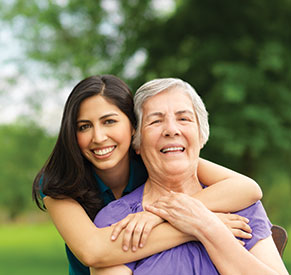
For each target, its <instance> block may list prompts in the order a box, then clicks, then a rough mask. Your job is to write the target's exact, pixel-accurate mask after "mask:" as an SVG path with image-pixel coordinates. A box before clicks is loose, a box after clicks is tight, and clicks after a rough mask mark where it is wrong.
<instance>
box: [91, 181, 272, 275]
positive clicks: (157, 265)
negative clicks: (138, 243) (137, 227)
mask: <svg viewBox="0 0 291 275" xmlns="http://www.w3.org/2000/svg"><path fill="white" fill-rule="evenodd" d="M143 191H144V185H142V186H140V187H138V188H137V189H135V190H134V191H133V192H132V193H130V194H128V195H126V196H124V197H122V198H120V199H119V200H116V201H113V202H111V203H110V204H108V205H107V206H106V207H104V208H103V209H102V210H101V211H100V212H99V213H98V214H97V216H96V218H95V220H94V223H95V225H96V226H97V227H106V226H110V225H111V224H113V223H115V222H117V221H120V220H122V219H123V218H125V217H126V216H127V215H128V214H132V213H136V212H141V211H143V207H142V199H143ZM236 214H239V215H241V216H244V217H247V218H248V219H249V220H250V222H249V225H250V227H251V228H252V236H253V237H252V238H251V239H250V240H247V239H244V242H245V244H246V245H245V248H246V249H248V250H250V249H251V248H252V247H253V246H254V245H255V244H256V243H257V242H258V241H259V240H261V239H265V238H267V237H268V236H270V235H271V223H270V221H269V219H268V217H267V215H266V212H265V210H264V208H263V206H262V204H261V202H256V203H255V204H253V205H251V206H250V207H248V208H245V209H244V210H241V211H238V212H236ZM126 265H127V266H128V267H129V268H130V269H131V270H132V271H133V273H134V274H137V275H138V274H142V275H147V274H151V275H160V274H163V275H172V274H173V275H174V274H181V275H190V274H205V275H208V274H218V272H217V270H216V268H215V266H214V265H213V263H212V261H211V259H210V258H209V256H208V253H207V251H206V249H205V248H204V246H203V245H202V244H201V243H200V242H188V243H185V244H181V245H179V246H176V247H174V248H172V249H169V250H165V251H163V252H161V253H158V254H154V255H152V256H150V257H147V258H144V259H142V260H139V261H136V262H131V263H128V264H126Z"/></svg>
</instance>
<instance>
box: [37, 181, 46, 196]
mask: <svg viewBox="0 0 291 275" xmlns="http://www.w3.org/2000/svg"><path fill="white" fill-rule="evenodd" d="M42 190H43V175H42V176H41V178H40V180H39V195H40V197H41V199H42V200H43V198H44V197H46V195H45V194H44V193H43V192H42Z"/></svg>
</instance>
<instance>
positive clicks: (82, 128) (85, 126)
mask: <svg viewBox="0 0 291 275" xmlns="http://www.w3.org/2000/svg"><path fill="white" fill-rule="evenodd" d="M88 128H90V125H89V124H83V125H80V126H79V127H78V131H80V132H82V131H85V130H87V129H88Z"/></svg>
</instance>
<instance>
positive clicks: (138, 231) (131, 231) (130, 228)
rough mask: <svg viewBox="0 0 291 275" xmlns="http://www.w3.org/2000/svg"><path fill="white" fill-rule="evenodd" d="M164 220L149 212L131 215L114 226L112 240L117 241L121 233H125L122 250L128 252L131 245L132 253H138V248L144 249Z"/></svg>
mask: <svg viewBox="0 0 291 275" xmlns="http://www.w3.org/2000/svg"><path fill="white" fill-rule="evenodd" d="M162 222H164V220H163V219H162V218H161V217H159V216H157V215H155V214H153V213H150V212H148V211H143V212H138V213H135V214H129V215H128V216H127V217H125V218H124V219H123V220H121V221H119V222H118V223H116V224H114V225H112V226H113V231H112V234H111V240H116V239H117V238H118V236H119V235H120V233H121V232H122V231H124V235H123V242H122V248H123V250H124V251H127V250H128V248H129V246H130V243H131V249H132V251H136V250H137V248H138V247H140V248H141V247H143V246H144V245H145V243H146V241H147V238H148V236H149V235H150V233H151V231H152V229H153V228H154V227H155V226H157V225H158V224H160V223H162Z"/></svg>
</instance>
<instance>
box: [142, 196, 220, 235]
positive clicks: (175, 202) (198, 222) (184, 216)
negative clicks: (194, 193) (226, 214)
mask: <svg viewBox="0 0 291 275" xmlns="http://www.w3.org/2000/svg"><path fill="white" fill-rule="evenodd" d="M145 209H146V210H147V211H150V212H152V213H153V214H156V215H158V216H160V217H161V218H163V219H164V220H167V221H168V222H169V223H170V224H171V225H172V226H174V227H175V228H177V229H178V230H180V231H181V232H184V233H186V234H188V235H192V236H193V235H194V236H195V237H197V238H198V239H199V236H201V235H200V234H201V232H202V231H203V230H205V228H209V224H213V222H214V221H216V220H218V218H217V217H216V216H215V215H214V214H213V213H212V212H211V211H209V210H208V209H207V208H206V207H205V206H204V204H203V203H202V202H200V201H199V200H197V199H194V198H192V197H190V196H188V195H186V194H183V193H176V192H173V191H171V192H170V193H169V195H167V196H163V197H161V198H160V199H159V200H157V201H156V202H154V203H153V204H151V205H147V206H145ZM219 223H221V221H219Z"/></svg>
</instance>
